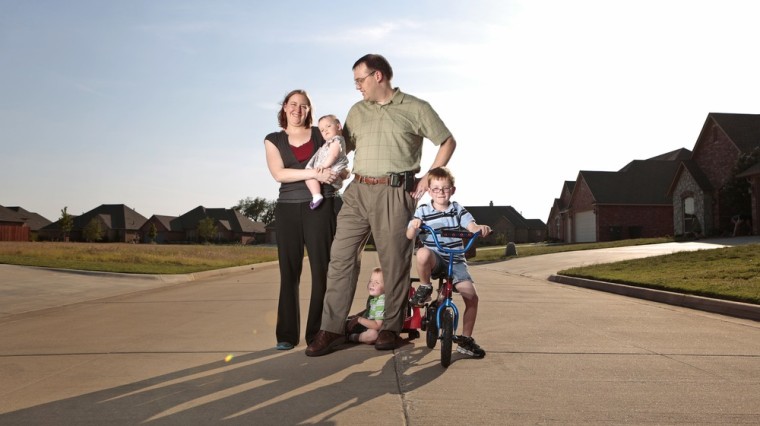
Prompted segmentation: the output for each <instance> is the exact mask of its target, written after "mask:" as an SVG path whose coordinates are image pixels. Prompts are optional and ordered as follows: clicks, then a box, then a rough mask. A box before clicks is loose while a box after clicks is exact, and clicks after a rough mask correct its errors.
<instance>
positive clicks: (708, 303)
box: [549, 275, 760, 321]
mask: <svg viewBox="0 0 760 426" xmlns="http://www.w3.org/2000/svg"><path fill="white" fill-rule="evenodd" d="M549 281H551V282H555V283H559V284H567V285H572V286H576V287H583V288H588V289H591V290H599V291H606V292H608V293H615V294H619V295H621V296H628V297H636V298H639V299H645V300H650V301H653V302H659V303H666V304H668V305H674V306H681V307H684V308H689V309H697V310H700V311H706V312H712V313H716V314H722V315H728V316H732V317H736V318H743V319H749V320H753V321H760V305H754V304H751V303H743V302H733V301H730V300H720V299H712V298H709V297H704V296H694V295H690V294H683V293H675V292H672V291H665V290H655V289H652V288H645V287H635V286H630V285H626V284H616V283H609V282H605V281H597V280H589V279H585V278H576V277H569V276H567V275H551V276H549Z"/></svg>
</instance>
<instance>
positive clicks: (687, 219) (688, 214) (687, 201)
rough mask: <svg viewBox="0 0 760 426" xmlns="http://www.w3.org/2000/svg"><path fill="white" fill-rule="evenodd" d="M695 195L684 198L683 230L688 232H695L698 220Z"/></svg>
mask: <svg viewBox="0 0 760 426" xmlns="http://www.w3.org/2000/svg"><path fill="white" fill-rule="evenodd" d="M694 212H695V210H694V197H686V198H684V199H683V230H684V233H686V232H695V231H696V230H695V229H694V224H695V222H696V215H695V214H694Z"/></svg>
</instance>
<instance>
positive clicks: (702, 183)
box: [667, 160, 713, 197]
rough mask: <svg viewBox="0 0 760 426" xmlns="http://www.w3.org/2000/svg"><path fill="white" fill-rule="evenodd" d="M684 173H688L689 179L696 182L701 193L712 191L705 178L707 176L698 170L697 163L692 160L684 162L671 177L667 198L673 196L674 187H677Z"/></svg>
mask: <svg viewBox="0 0 760 426" xmlns="http://www.w3.org/2000/svg"><path fill="white" fill-rule="evenodd" d="M684 171H688V172H689V174H690V175H691V177H693V178H694V180H695V181H696V182H697V185H698V186H699V187H700V188H701V189H702V190H703V191H705V192H711V191H712V190H713V189H712V184H710V179H708V178H707V176H706V175H705V173H704V172H703V171H702V169H700V168H699V166H698V165H697V163H696V162H695V161H694V160H684V161H682V162H681V164H680V165H679V166H678V169H677V170H676V173H675V174H674V175H673V179H672V181H671V183H670V186H669V187H668V192H667V195H668V197H671V196H672V195H673V191H675V189H676V185H678V181H679V180H680V179H681V174H683V172H684Z"/></svg>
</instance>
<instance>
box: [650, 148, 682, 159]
mask: <svg viewBox="0 0 760 426" xmlns="http://www.w3.org/2000/svg"><path fill="white" fill-rule="evenodd" d="M689 158H691V150H688V149H686V148H679V149H676V150H673V151H670V152H666V153H665V154H660V155H657V156H655V157H652V158H648V160H655V161H676V160H688V159H689Z"/></svg>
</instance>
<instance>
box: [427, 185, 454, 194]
mask: <svg viewBox="0 0 760 426" xmlns="http://www.w3.org/2000/svg"><path fill="white" fill-rule="evenodd" d="M452 189H454V187H453V186H444V187H443V188H430V192H432V193H433V194H440V193H441V192H443V193H444V194H448V193H450V192H451V190H452Z"/></svg>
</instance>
